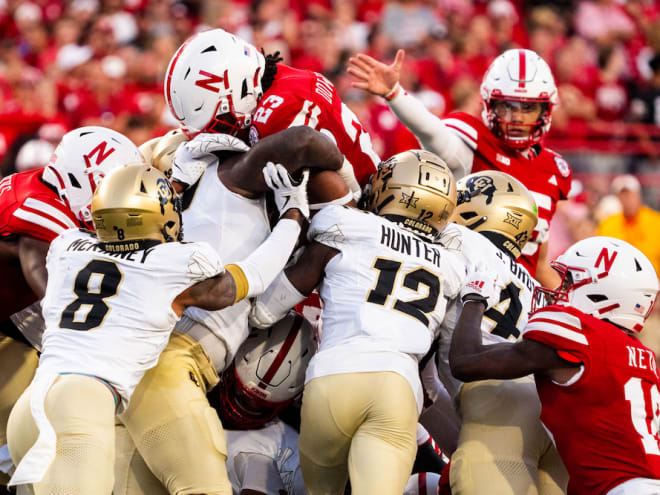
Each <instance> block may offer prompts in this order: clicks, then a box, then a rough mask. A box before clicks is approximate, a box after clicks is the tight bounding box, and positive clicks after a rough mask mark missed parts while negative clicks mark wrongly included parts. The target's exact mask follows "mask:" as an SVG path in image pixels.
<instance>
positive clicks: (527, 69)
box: [480, 49, 559, 150]
mask: <svg viewBox="0 0 660 495" xmlns="http://www.w3.org/2000/svg"><path fill="white" fill-rule="evenodd" d="M480 91H481V98H482V100H483V102H484V110H483V112H482V120H483V121H484V123H485V124H486V125H487V126H488V127H489V129H490V130H491V131H492V132H493V134H494V135H495V136H496V137H497V138H498V139H499V140H500V141H502V143H504V144H505V145H506V146H508V147H509V148H512V149H516V150H519V149H526V148H529V147H530V146H532V145H534V144H536V143H538V142H539V141H540V140H541V139H542V137H543V136H544V135H545V134H546V133H547V132H548V131H549V130H550V123H551V115H552V110H553V109H554V107H555V106H556V105H557V103H558V102H559V97H558V92H557V86H556V85H555V81H554V78H553V76H552V71H551V70H550V67H549V66H548V64H547V63H546V62H545V61H544V60H543V59H542V58H541V57H540V56H539V55H538V54H537V53H535V52H533V51H531V50H524V49H512V50H507V51H505V52H504V53H502V54H501V55H500V56H498V57H497V58H496V59H495V60H494V61H493V63H492V64H490V67H489V68H488V71H486V74H485V75H484V78H483V81H482V83H481V88H480ZM498 102H499V103H498ZM536 103H541V104H542V107H543V108H542V109H541V111H540V113H539V116H538V118H537V119H536V121H535V122H530V123H518V122H510V119H507V118H506V115H503V114H502V113H501V112H499V113H500V115H498V112H496V110H497V108H496V107H497V106H503V105H507V104H508V105H509V106H510V107H515V106H518V107H519V108H522V109H523V110H524V106H525V105H531V104H536Z"/></svg>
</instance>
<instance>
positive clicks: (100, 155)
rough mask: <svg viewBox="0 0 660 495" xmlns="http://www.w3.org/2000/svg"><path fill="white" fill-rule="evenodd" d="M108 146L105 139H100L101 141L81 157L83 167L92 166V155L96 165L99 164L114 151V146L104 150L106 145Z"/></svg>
mask: <svg viewBox="0 0 660 495" xmlns="http://www.w3.org/2000/svg"><path fill="white" fill-rule="evenodd" d="M107 146H108V142H107V141H102V142H101V143H99V144H98V146H96V148H94V149H93V150H92V151H90V152H89V153H88V154H87V155H83V158H84V159H85V167H86V168H89V167H91V166H92V157H93V156H94V155H96V165H100V164H101V163H102V162H103V160H105V159H106V158H108V157H109V156H110V155H111V154H112V153H113V152H114V151H115V149H114V148H110V149H109V150H108V151H107V152H106V151H105V149H106V147H107Z"/></svg>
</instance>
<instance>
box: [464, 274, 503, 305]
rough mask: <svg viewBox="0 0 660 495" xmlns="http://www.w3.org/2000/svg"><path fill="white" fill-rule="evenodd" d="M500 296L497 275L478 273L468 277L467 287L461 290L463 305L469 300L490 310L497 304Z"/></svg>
mask: <svg viewBox="0 0 660 495" xmlns="http://www.w3.org/2000/svg"><path fill="white" fill-rule="evenodd" d="M498 294H499V291H498V290H497V274H493V273H490V272H483V271H476V272H474V273H473V274H472V275H471V276H469V277H468V280H467V282H466V284H465V286H464V287H463V288H462V289H461V296H460V297H461V301H462V302H463V303H465V302H466V301H468V300H469V301H479V302H482V303H484V306H486V309H489V308H491V307H492V306H493V305H494V304H495V303H496V302H497V300H496V297H497V296H498Z"/></svg>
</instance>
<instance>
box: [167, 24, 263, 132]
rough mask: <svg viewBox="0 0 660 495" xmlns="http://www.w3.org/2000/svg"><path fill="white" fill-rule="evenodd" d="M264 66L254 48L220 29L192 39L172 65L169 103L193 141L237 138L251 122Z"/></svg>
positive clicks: (169, 79) (168, 79)
mask: <svg viewBox="0 0 660 495" xmlns="http://www.w3.org/2000/svg"><path fill="white" fill-rule="evenodd" d="M265 67H266V60H265V58H264V56H263V55H262V54H261V52H260V51H259V50H257V48H256V47H254V46H253V45H251V44H250V43H248V42H246V41H243V40H242V39H241V38H239V37H238V36H234V35H233V34H231V33H228V32H226V31H224V30H222V29H212V30H210V31H204V32H202V33H199V34H196V35H194V36H192V37H191V38H188V39H187V40H186V41H185V42H184V43H183V45H181V46H180V47H179V49H178V50H177V51H176V53H175V54H174V57H172V60H170V65H169V67H168V68H167V76H166V79H165V99H166V100H167V104H168V105H169V107H170V110H171V111H172V114H173V115H174V117H175V118H176V119H177V120H178V121H179V122H180V123H181V125H182V127H183V129H184V132H186V134H188V136H189V137H193V136H195V135H196V134H199V133H200V132H222V133H225V134H233V135H235V134H236V133H237V132H238V131H239V130H241V129H245V128H247V127H249V125H250V123H251V122H252V113H253V112H254V111H255V109H256V108H257V104H258V103H259V100H260V99H261V96H262V95H263V89H262V87H261V78H262V76H263V75H264V69H265Z"/></svg>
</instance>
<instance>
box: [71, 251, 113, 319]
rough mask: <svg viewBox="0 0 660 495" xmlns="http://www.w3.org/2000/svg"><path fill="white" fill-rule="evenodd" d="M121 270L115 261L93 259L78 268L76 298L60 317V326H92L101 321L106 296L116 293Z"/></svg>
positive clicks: (75, 283)
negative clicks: (83, 266) (81, 267)
mask: <svg viewBox="0 0 660 495" xmlns="http://www.w3.org/2000/svg"><path fill="white" fill-rule="evenodd" d="M122 278H123V274H122V273H121V271H120V270H119V267H118V266H117V264H116V263H114V262H112V261H107V260H92V261H90V262H89V263H87V266H85V268H83V269H82V270H80V271H79V272H78V274H77V275H76V280H75V281H74V283H73V292H74V294H75V295H76V296H77V298H76V299H75V300H74V301H73V302H71V304H69V305H68V306H67V307H66V308H64V311H62V316H61V317H60V325H59V326H60V328H69V329H71V330H92V329H94V328H96V327H98V326H100V325H101V323H103V320H104V319H105V317H106V315H107V314H108V311H110V307H109V306H108V305H107V304H106V302H105V299H107V298H108V297H112V296H114V295H116V294H117V290H119V285H120V284H121V281H122Z"/></svg>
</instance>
